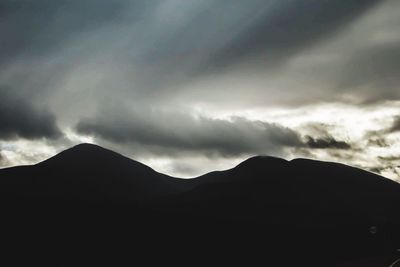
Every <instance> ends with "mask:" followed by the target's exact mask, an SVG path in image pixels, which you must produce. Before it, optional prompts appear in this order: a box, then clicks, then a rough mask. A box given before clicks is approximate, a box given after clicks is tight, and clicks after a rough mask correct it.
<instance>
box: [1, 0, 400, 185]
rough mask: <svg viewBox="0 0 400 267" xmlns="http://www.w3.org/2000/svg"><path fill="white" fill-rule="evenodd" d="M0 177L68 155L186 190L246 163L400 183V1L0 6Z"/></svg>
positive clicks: (144, 0) (58, 1)
mask: <svg viewBox="0 0 400 267" xmlns="http://www.w3.org/2000/svg"><path fill="white" fill-rule="evenodd" d="M0 36H1V38H0V167H6V166H13V165H20V164H31V163H36V162H38V161H41V160H43V159H45V158H47V157H49V156H52V155H54V154H55V153H57V152H59V151H61V150H63V149H65V148H68V147H70V146H72V145H74V144H78V143H81V142H92V143H96V144H99V145H103V146H105V147H108V148H110V149H113V150H115V151H117V152H120V153H122V154H124V155H127V156H129V157H132V158H134V159H136V160H140V161H142V162H144V163H147V164H149V165H150V166H151V167H153V168H155V169H156V170H158V171H161V172H165V173H168V174H172V175H176V176H179V177H194V176H196V175H199V174H203V173H205V172H208V171H212V170H215V169H225V168H230V167H232V166H234V165H235V164H237V163H238V162H240V161H241V160H243V159H245V158H247V157H250V156H253V155H259V154H262V155H272V156H278V157H283V158H286V159H292V158H296V157H306V158H314V159H321V160H330V161H338V162H343V163H346V164H349V165H352V166H357V167H361V168H364V169H367V170H369V171H373V172H376V173H380V174H382V175H384V176H386V177H389V178H392V179H399V180H400V176H399V175H400V88H399V87H400V1H398V0H386V1H385V0H336V1H332V0H246V1H244V0H2V1H0Z"/></svg>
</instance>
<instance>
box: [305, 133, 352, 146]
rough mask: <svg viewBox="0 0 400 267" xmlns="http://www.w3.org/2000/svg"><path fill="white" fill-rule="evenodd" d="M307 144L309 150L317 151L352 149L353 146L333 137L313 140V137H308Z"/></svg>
mask: <svg viewBox="0 0 400 267" xmlns="http://www.w3.org/2000/svg"><path fill="white" fill-rule="evenodd" d="M305 138H306V144H307V146H308V147H309V148H315V149H351V148H352V147H351V145H350V144H348V143H346V142H344V141H338V140H336V139H335V138H333V137H322V138H313V137H311V136H306V137H305Z"/></svg>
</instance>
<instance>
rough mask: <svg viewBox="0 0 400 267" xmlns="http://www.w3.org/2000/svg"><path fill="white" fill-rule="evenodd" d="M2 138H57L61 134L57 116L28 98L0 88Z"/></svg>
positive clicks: (0, 129) (0, 128)
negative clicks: (38, 107)
mask: <svg viewBox="0 0 400 267" xmlns="http://www.w3.org/2000/svg"><path fill="white" fill-rule="evenodd" d="M0 92H1V101H0V139H3V140H9V139H17V138H26V139H37V138H42V137H43V138H49V139H56V138H58V137H60V136H61V131H60V129H59V128H58V127H57V125H56V122H55V118H54V117H53V116H52V115H51V114H50V113H49V112H47V111H45V110H40V109H37V108H35V107H34V106H32V105H31V104H30V103H29V102H28V101H27V100H26V99H23V98H19V97H17V96H14V95H11V93H10V92H8V91H7V90H6V89H2V90H0Z"/></svg>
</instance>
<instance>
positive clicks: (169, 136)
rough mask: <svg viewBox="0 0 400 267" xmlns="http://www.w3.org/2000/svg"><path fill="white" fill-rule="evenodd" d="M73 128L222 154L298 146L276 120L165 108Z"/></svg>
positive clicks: (296, 137) (86, 122)
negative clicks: (203, 114) (200, 114)
mask: <svg viewBox="0 0 400 267" xmlns="http://www.w3.org/2000/svg"><path fill="white" fill-rule="evenodd" d="M77 131H78V132H79V133H81V134H87V135H95V136H97V137H99V138H102V139H105V140H111V141H113V142H130V143H136V144H141V145H143V146H150V147H151V146H155V147H162V148H166V149H173V150H176V151H178V152H179V151H182V152H184V151H192V152H196V153H200V152H205V153H211V154H213V153H216V154H219V155H223V156H234V155H241V154H276V153H280V152H281V150H282V148H284V147H292V146H302V142H301V138H300V136H299V134H298V133H296V132H295V131H293V130H290V129H288V128H285V127H282V126H280V125H277V124H269V123H265V122H261V121H250V120H247V119H245V118H240V117H235V118H232V119H231V120H222V119H210V118H205V117H192V116H189V115H185V114H176V113H175V114H173V113H169V114H168V113H166V112H162V113H157V112H143V113H142V114H141V115H132V116H128V117H126V118H121V117H112V118H104V117H103V118H100V119H86V120H82V121H81V122H79V124H78V125H77Z"/></svg>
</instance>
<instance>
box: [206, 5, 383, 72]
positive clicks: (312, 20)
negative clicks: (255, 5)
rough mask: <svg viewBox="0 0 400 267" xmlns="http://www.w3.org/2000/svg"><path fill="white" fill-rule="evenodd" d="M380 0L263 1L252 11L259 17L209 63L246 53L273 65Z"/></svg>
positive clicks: (220, 62)
mask: <svg viewBox="0 0 400 267" xmlns="http://www.w3.org/2000/svg"><path fill="white" fill-rule="evenodd" d="M379 2H382V1H381V0H364V1H359V0H351V1H330V0H300V1H288V0H283V1H275V3H273V4H270V5H268V4H266V5H264V6H268V7H269V8H267V9H262V8H260V10H261V11H263V10H264V12H260V10H259V12H255V14H256V15H257V14H258V17H256V19H254V21H253V23H252V24H250V25H249V26H248V27H247V28H245V29H243V31H242V32H240V34H238V35H237V36H236V38H233V39H232V41H231V42H230V43H228V44H226V45H225V46H224V47H223V48H222V49H220V50H219V51H218V52H217V53H216V54H215V55H214V56H213V57H212V59H211V61H210V62H208V64H209V65H211V66H214V65H215V66H226V65H229V64H232V63H235V62H238V61H243V60H245V59H246V57H252V58H253V60H254V59H256V60H257V57H260V56H261V57H262V58H263V59H265V60H266V61H267V62H269V64H273V65H275V67H276V64H277V63H278V64H279V63H280V61H282V60H285V59H287V58H289V57H290V56H292V55H293V53H295V52H299V51H301V50H303V49H305V48H309V46H313V45H316V44H317V43H318V42H319V41H321V40H323V39H325V38H331V37H332V35H334V34H335V33H336V32H339V31H340V30H342V29H343V28H345V26H346V25H348V24H349V23H350V22H352V21H354V20H356V19H357V18H358V17H359V16H360V15H362V14H364V12H365V11H366V10H368V9H369V8H371V7H373V6H374V5H375V4H377V3H379ZM260 13H261V14H260ZM258 60H259V59H258ZM211 68H212V67H211Z"/></svg>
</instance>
